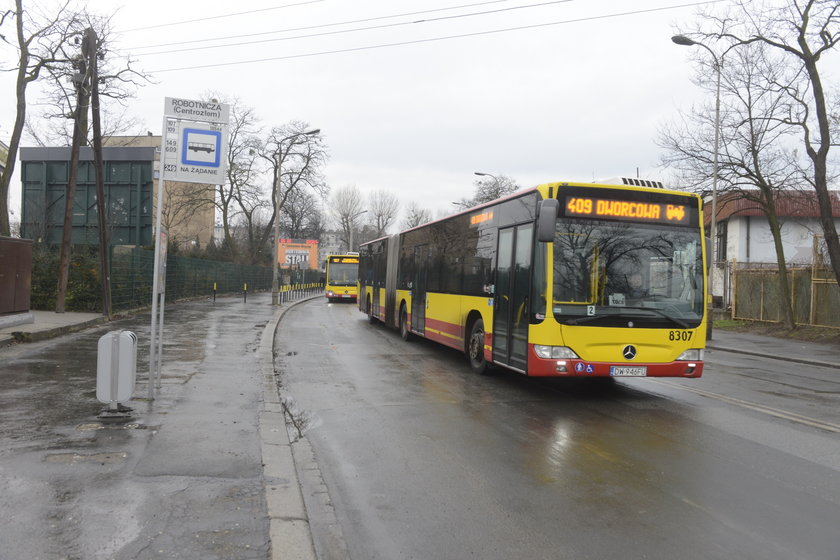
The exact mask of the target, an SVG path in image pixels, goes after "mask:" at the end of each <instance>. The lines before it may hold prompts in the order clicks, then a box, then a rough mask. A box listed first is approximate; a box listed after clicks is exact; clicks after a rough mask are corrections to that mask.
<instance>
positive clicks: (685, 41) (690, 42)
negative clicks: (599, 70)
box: [671, 35, 731, 308]
mask: <svg viewBox="0 0 840 560" xmlns="http://www.w3.org/2000/svg"><path fill="white" fill-rule="evenodd" d="M671 41H673V42H674V43H676V44H677V45H680V46H683V47H692V46H694V45H697V46H699V47H703V48H704V49H706V50H707V51H709V54H711V55H712V60H714V61H715V73H716V74H717V89H716V92H715V154H714V164H713V167H712V231H711V236H712V260H711V270H712V277H711V278H709V291H710V292H711V293H712V308H714V305H715V304H714V301H715V275H716V272H717V187H718V152H719V151H720V66H721V60H722V59H723V55H721V58H720V59H718V57H717V55H716V54H715V51H713V50H712V49H710V48H709V47H707V46H706V45H704V44H703V43H701V42H699V41H695V40H694V39H691V38H689V37H686V36H685V35H674V36H673V37H671ZM730 48H731V47H730ZM727 50H728V49H727ZM724 54H726V51H724Z"/></svg>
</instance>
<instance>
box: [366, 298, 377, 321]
mask: <svg viewBox="0 0 840 560" xmlns="http://www.w3.org/2000/svg"><path fill="white" fill-rule="evenodd" d="M366 305H367V316H368V323H370V324H371V325H372V324H374V323H375V322H376V317H374V316H373V310H372V306H371V304H370V298H369V297H368V298H367V303H366Z"/></svg>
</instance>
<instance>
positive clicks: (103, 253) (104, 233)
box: [85, 28, 111, 320]
mask: <svg viewBox="0 0 840 560" xmlns="http://www.w3.org/2000/svg"><path fill="white" fill-rule="evenodd" d="M85 36H86V38H87V39H88V41H89V45H92V46H93V48H89V52H88V56H89V58H88V68H90V83H91V94H90V95H91V98H90V110H91V122H92V124H93V161H94V166H95V168H96V213H97V217H98V218H99V273H100V276H101V279H102V314H103V315H104V316H105V317H107V318H108V320H110V319H111V276H110V274H111V271H110V267H109V266H108V257H109V254H108V251H109V249H110V245H111V244H110V240H109V237H110V236H109V231H108V218H107V213H106V208H105V169H104V163H103V161H102V126H101V123H100V118H99V67H98V60H99V38H98V37H97V36H96V32H95V31H94V30H93V29H91V28H88V29H87V31H86V34H85Z"/></svg>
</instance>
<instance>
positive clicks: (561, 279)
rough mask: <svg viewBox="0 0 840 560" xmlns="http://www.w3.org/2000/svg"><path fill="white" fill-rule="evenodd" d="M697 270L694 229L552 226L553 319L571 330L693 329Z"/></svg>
mask: <svg viewBox="0 0 840 560" xmlns="http://www.w3.org/2000/svg"><path fill="white" fill-rule="evenodd" d="M702 263H703V260H702V245H701V239H700V230H699V229H698V228H687V227H676V226H673V225H660V224H647V223H633V224H628V223H619V222H614V221H607V220H597V219H567V218H561V219H558V221H557V225H556V228H555V236H554V271H553V272H554V286H553V294H552V300H553V305H552V309H553V312H554V316H555V317H556V318H557V320H558V321H559V322H561V323H565V324H571V325H591V326H602V327H603V326H615V327H618V326H622V327H627V326H632V327H641V328H645V327H648V328H657V327H667V328H694V327H697V326H698V325H699V324H700V322H701V320H702V318H703V310H704V309H703V276H704V275H703V264H702Z"/></svg>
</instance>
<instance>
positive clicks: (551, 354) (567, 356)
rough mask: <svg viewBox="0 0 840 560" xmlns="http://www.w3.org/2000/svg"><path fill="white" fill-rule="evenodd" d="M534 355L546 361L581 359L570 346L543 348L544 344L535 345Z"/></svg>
mask: <svg viewBox="0 0 840 560" xmlns="http://www.w3.org/2000/svg"><path fill="white" fill-rule="evenodd" d="M534 353H535V354H536V355H537V356H539V357H540V358H544V359H546V360H576V359H579V358H578V355H577V354H575V351H574V350H572V349H571V348H569V347H568V346H543V345H542V344H534Z"/></svg>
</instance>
